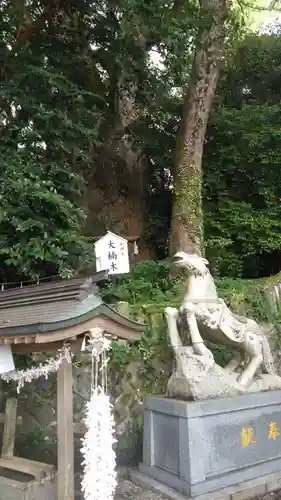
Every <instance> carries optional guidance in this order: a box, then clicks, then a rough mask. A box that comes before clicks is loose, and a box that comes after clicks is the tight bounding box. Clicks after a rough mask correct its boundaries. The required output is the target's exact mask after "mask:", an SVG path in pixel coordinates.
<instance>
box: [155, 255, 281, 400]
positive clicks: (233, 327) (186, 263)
mask: <svg viewBox="0 0 281 500" xmlns="http://www.w3.org/2000/svg"><path fill="white" fill-rule="evenodd" d="M174 262H175V264H176V265H177V266H180V267H184V268H185V269H186V270H187V272H188V275H189V279H188V283H187V289H186V292H185V296H184V299H183V302H182V304H181V306H180V308H179V310H177V309H174V308H170V307H168V308H166V309H165V315H166V319H167V323H168V331H169V336H170V340H171V344H172V347H173V349H174V353H175V356H176V361H177V370H178V373H179V372H180V374H181V375H180V378H181V379H182V380H183V379H184V377H185V375H186V380H188V383H189V384H190V383H191V379H192V376H195V372H194V370H193V371H192V369H191V365H192V362H191V358H192V360H193V362H194V360H195V359H196V365H197V372H198V367H200V369H199V372H200V375H199V372H198V373H197V375H196V376H195V378H196V377H197V380H199V379H200V378H201V379H202V377H203V374H204V373H205V374H206V371H208V369H209V368H210V367H211V365H212V366H213V365H214V364H215V362H214V360H213V356H212V354H211V352H210V351H209V349H208V348H207V347H206V345H205V344H204V340H208V341H210V342H212V343H219V344H224V345H228V346H230V347H231V348H233V349H234V350H235V351H236V354H235V355H234V357H233V359H232V360H231V361H230V362H229V364H228V365H227V366H226V367H225V368H224V369H223V368H221V367H218V365H216V366H217V371H218V372H219V371H220V370H221V376H222V377H224V379H225V384H226V385H227V384H229V385H232V391H230V393H231V394H233V393H235V392H236V393H243V391H244V392H245V391H247V390H251V385H252V384H253V382H254V379H255V377H256V376H257V375H258V374H261V373H265V374H269V375H270V376H271V378H270V380H269V379H268V380H267V384H268V383H269V382H270V383H269V387H270V388H272V389H273V388H274V389H277V388H278V389H279V388H280V387H281V378H280V377H277V376H274V365H273V358H272V354H271V350H270V346H269V343H268V340H267V338H266V336H265V335H264V333H263V331H262V328H261V327H260V326H259V325H258V323H257V322H256V321H254V320H252V319H248V318H245V317H242V316H238V315H236V314H234V313H232V312H231V311H230V309H229V308H228V307H227V305H226V304H225V302H224V301H223V300H222V299H220V298H219V297H218V294H217V290H216V286H215V283H214V280H213V278H212V276H211V274H210V271H209V269H208V267H207V265H208V261H207V260H206V259H204V258H202V257H199V256H198V255H195V254H187V253H185V252H178V253H177V254H176V255H175V257H174ZM179 323H181V325H186V327H187V328H188V333H189V336H190V339H191V346H189V347H187V348H186V347H184V346H183V345H182V341H181V338H180V335H179ZM195 371H196V370H195ZM191 372H192V373H193V375H192V373H191ZM198 377H199V379H198ZM272 384H273V386H272ZM259 387H260V386H259ZM269 387H268V385H267V389H268V388H269ZM255 390H265V389H262V388H261V387H260V388H259V389H257V388H256V389H255Z"/></svg>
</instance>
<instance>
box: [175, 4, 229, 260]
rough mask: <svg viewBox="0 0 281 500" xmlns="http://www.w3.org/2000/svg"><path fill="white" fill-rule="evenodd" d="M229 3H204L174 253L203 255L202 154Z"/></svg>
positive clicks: (179, 166) (178, 164) (182, 149)
mask: <svg viewBox="0 0 281 500" xmlns="http://www.w3.org/2000/svg"><path fill="white" fill-rule="evenodd" d="M226 11H227V8H226V0H203V1H202V2H201V21H202V29H201V30H199V33H198V39H197V44H196V50H195V56H194V61H193V71H192V75H191V79H190V83H189V88H188V90H187V92H186V96H185V99H184V106H183V117H182V123H181V127H180V131H179V137H178V143H177V150H176V158H175V164H174V200H173V213H172V224H171V246H170V251H171V253H172V254H173V253H174V252H175V251H178V250H183V251H185V252H189V253H193V252H195V253H199V254H200V253H202V251H203V214H202V171H201V164H202V154H203V145H204V137H205V132H206V127H207V122H208V117H209V113H210V109H211V106H212V102H213V98H214V94H215V90H216V86H217V82H218V76H219V61H220V53H221V45H222V41H223V39H224V32H225V30H224V24H225V14H226Z"/></svg>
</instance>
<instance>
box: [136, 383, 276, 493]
mask: <svg viewBox="0 0 281 500" xmlns="http://www.w3.org/2000/svg"><path fill="white" fill-rule="evenodd" d="M280 470H281V391H276V392H267V393H259V394H251V395H247V396H237V397H233V398H229V399H221V400H209V401H203V402H196V403H193V402H185V401H179V400H175V399H166V398H163V397H161V398H148V399H147V400H146V402H145V411H144V443H143V464H142V465H141V466H140V471H141V472H142V473H144V474H145V475H146V476H148V477H150V478H152V479H155V480H156V481H158V482H160V483H162V484H164V485H166V486H168V487H169V488H172V489H174V490H177V491H178V492H180V493H182V494H185V495H186V497H185V498H194V497H196V498H197V497H200V495H204V494H206V493H211V496H210V497H209V499H210V498H212V499H213V500H214V499H215V498H218V499H220V498H221V497H219V496H218V497H214V492H217V491H218V490H222V489H223V488H228V487H230V486H231V487H233V486H234V485H237V484H241V483H244V482H246V481H247V482H249V485H251V484H253V482H255V481H257V480H258V481H259V480H260V478H263V479H261V480H260V483H259V487H261V490H259V491H257V492H254V493H253V494H251V495H252V496H253V495H257V494H261V493H264V492H265V490H263V491H262V488H263V485H265V484H266V479H264V476H268V475H271V474H273V473H279V471H280ZM260 485H261V486H260ZM276 488H277V486H276ZM242 490H243V488H242ZM237 491H239V489H238V490H237ZM229 494H230V495H232V492H230V493H229ZM212 495H213V496H212ZM222 498H232V497H222ZM238 498H241V499H242V498H247V496H246V497H243V496H242V497H239V496H237V497H235V496H234V497H233V499H235V500H238Z"/></svg>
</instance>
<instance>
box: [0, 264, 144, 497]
mask: <svg viewBox="0 0 281 500" xmlns="http://www.w3.org/2000/svg"><path fill="white" fill-rule="evenodd" d="M106 277H107V273H106V272H100V273H97V274H95V275H94V276H92V277H89V278H75V279H71V280H67V281H64V280H61V281H56V282H49V283H42V284H38V285H31V286H25V287H21V288H14V289H11V290H4V291H2V292H0V344H4V345H7V344H10V345H11V347H12V351H13V352H14V353H16V352H51V351H57V350H58V349H60V348H62V347H63V345H65V343H66V342H67V343H68V344H70V345H71V347H72V349H73V351H75V350H77V349H80V348H81V344H82V342H83V339H84V337H85V335H86V334H87V332H88V331H89V330H91V329H92V328H94V327H100V328H101V329H102V330H103V331H104V332H105V333H106V334H108V335H111V336H112V337H114V338H116V337H117V338H121V339H125V340H128V341H134V340H138V339H140V337H141V334H142V332H143V330H144V325H142V324H140V323H136V322H134V321H132V320H130V319H129V318H127V317H125V316H122V315H121V314H119V313H117V312H116V311H115V310H114V309H113V308H111V307H110V306H108V305H106V304H105V303H103V301H102V299H101V298H100V296H99V292H98V288H97V286H96V284H97V283H98V282H100V281H102V280H104V279H105V278H106ZM8 413H9V415H10V417H9V416H8ZM1 418H2V420H3V418H4V421H5V422H7V419H9V420H10V421H11V422H13V423H12V426H9V428H8V427H7V426H6V427H5V430H4V437H3V438H4V439H3V447H2V457H1V458H0V467H1V466H2V467H5V468H7V467H6V466H7V465H8V468H9V467H11V468H12V469H13V470H16V471H19V472H25V473H29V474H30V475H32V476H34V477H40V475H42V473H44V471H45V472H46V467H50V466H46V465H45V464H38V463H35V462H32V461H26V460H24V459H19V458H16V457H14V456H13V450H14V442H13V437H12V436H13V435H14V433H15V425H16V421H17V417H16V402H15V400H8V401H7V406H6V416H4V417H3V416H2V417H0V422H1ZM57 438H58V487H57V488H58V489H57V491H58V495H57V498H58V500H74V443H73V441H74V440H73V399H72V364H71V363H69V362H68V361H67V360H64V361H63V362H62V363H61V364H60V367H59V369H58V374H57ZM3 452H4V453H3ZM3 460H4V462H3ZM1 462H2V463H1ZM28 471H29V472H28ZM48 472H50V470H49V469H48Z"/></svg>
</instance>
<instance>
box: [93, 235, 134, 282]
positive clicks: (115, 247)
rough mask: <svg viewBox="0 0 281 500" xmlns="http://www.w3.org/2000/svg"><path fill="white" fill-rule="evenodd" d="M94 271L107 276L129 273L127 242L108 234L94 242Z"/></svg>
mask: <svg viewBox="0 0 281 500" xmlns="http://www.w3.org/2000/svg"><path fill="white" fill-rule="evenodd" d="M95 254H96V269H97V272H99V271H106V270H108V273H109V274H126V273H129V272H130V263H129V251H128V241H127V240H125V239H124V238H122V237H121V236H118V235H117V234H114V233H111V232H110V231H108V233H107V234H106V235H105V236H103V237H102V238H100V239H99V240H97V241H96V243H95Z"/></svg>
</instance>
